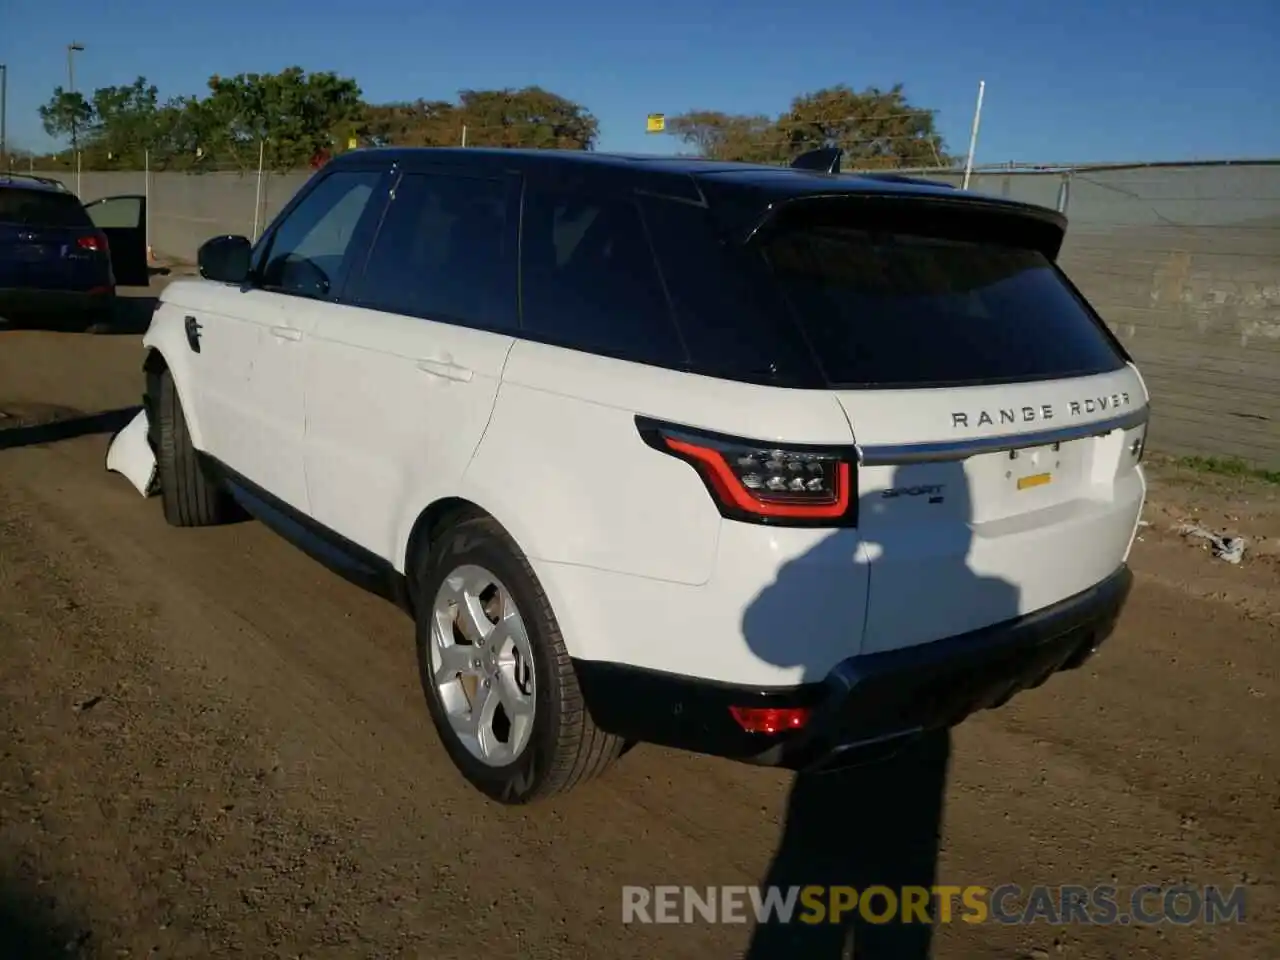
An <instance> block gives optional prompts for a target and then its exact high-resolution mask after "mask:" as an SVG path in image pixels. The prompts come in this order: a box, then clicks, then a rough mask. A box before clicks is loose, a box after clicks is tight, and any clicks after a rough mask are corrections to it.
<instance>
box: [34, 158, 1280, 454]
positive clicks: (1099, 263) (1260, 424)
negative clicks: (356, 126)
mask: <svg viewBox="0 0 1280 960" xmlns="http://www.w3.org/2000/svg"><path fill="white" fill-rule="evenodd" d="M51 176H58V177H59V179H62V180H63V182H64V183H67V184H68V185H70V186H74V176H70V177H69V176H67V175H66V174H51ZM308 176H309V174H308V173H292V174H284V175H280V174H275V175H271V176H268V177H265V178H264V183H263V190H262V194H263V196H262V205H261V212H260V218H259V226H260V227H264V226H265V224H266V223H267V222H269V220H270V219H271V218H272V217H274V216H275V215H276V213H278V212H279V210H280V208H281V207H282V206H283V205H284V204H285V203H286V202H288V200H289V198H290V197H291V196H292V195H293V194H294V192H295V191H297V189H298V188H299V187H300V186H302V184H303V183H305V182H306V180H307V178H308ZM937 179H943V180H949V181H951V182H953V183H956V184H957V185H958V184H959V179H960V178H959V176H958V175H956V174H944V175H941V176H938V177H937ZM1064 184H1065V192H1064ZM256 185H257V183H256V176H254V175H252V174H251V175H248V176H240V175H238V174H233V173H213V174H202V175H190V174H179V173H159V174H153V175H152V190H151V205H150V206H151V236H152V245H153V246H154V247H155V249H156V251H157V253H161V254H166V255H170V256H177V257H182V258H188V259H189V258H191V257H193V256H194V254H195V250H196V247H197V246H198V245H199V244H200V242H201V241H203V240H204V239H206V238H207V237H210V236H213V235H215V234H219V233H241V234H246V235H248V234H250V233H251V232H252V230H253V225H254V196H255V189H256ZM970 187H971V188H972V189H974V190H977V191H981V192H984V193H991V194H995V195H998V196H1007V197H1013V198H1015V199H1020V200H1025V201H1029V202H1032V203H1037V204H1041V205H1043V206H1049V207H1058V206H1059V205H1060V204H1065V211H1066V213H1067V215H1068V217H1069V218H1070V221H1071V226H1070V229H1069V231H1068V236H1067V243H1066V246H1065V248H1064V250H1063V255H1062V265H1063V267H1064V269H1065V270H1066V271H1067V273H1068V274H1069V275H1070V276H1071V277H1072V279H1073V280H1074V281H1075V282H1076V283H1077V284H1078V285H1079V286H1080V288H1081V289H1082V290H1083V291H1084V293H1085V295H1086V296H1087V297H1089V299H1090V300H1091V301H1092V302H1093V303H1094V304H1095V305H1096V306H1097V308H1098V310H1099V311H1100V312H1101V313H1102V315H1103V317H1104V318H1105V319H1106V321H1107V322H1108V323H1109V324H1110V325H1111V327H1112V329H1114V330H1115V331H1116V333H1117V334H1118V335H1119V337H1120V339H1121V340H1122V341H1123V342H1124V343H1125V345H1126V346H1127V347H1128V348H1129V349H1130V350H1131V352H1132V353H1133V355H1134V357H1135V358H1136V359H1137V360H1138V362H1139V364H1140V365H1141V367H1142V371H1143V374H1144V376H1145V377H1146V379H1147V382H1148V385H1149V387H1150V389H1151V392H1152V395H1153V398H1154V399H1153V410H1154V412H1153V421H1152V438H1151V445H1152V448H1153V449H1156V450H1163V451H1167V452H1173V453H1188V454H1199V455H1204V456H1222V457H1240V458H1243V459H1245V460H1248V461H1250V462H1252V463H1255V464H1258V465H1260V466H1265V467H1268V468H1271V469H1280V163H1240V164H1229V165H1224V164H1213V165H1186V166H1171V165H1152V166H1145V167H1137V168H1124V169H1076V170H1072V171H1070V172H1068V173H1062V172H1005V171H999V172H990V171H986V172H980V173H976V174H975V175H974V177H973V179H972V180H971V182H970ZM142 190H143V175H142V174H141V173H128V172H120V173H114V172H113V173H84V174H82V192H83V195H84V199H86V200H93V199H96V198H98V197H104V196H110V195H113V194H119V193H141V192H142ZM1034 319H1035V318H1034V317H1029V318H1028V322H1034Z"/></svg>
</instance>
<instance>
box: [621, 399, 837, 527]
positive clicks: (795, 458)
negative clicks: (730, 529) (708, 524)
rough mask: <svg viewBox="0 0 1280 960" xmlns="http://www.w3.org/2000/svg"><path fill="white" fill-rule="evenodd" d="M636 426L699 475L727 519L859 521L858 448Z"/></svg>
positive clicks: (643, 422)
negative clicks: (856, 488)
mask: <svg viewBox="0 0 1280 960" xmlns="http://www.w3.org/2000/svg"><path fill="white" fill-rule="evenodd" d="M636 426H637V427H638V429H639V430H640V435H641V436H642V437H643V438H644V440H645V442H646V443H647V444H649V446H651V447H653V448H654V449H655V450H660V451H662V452H663V453H667V454H671V455H672V456H675V457H678V458H679V459H681V460H684V461H685V462H686V463H688V464H690V465H691V466H693V468H694V469H695V470H697V471H698V474H699V476H701V477H702V480H703V482H704V483H705V484H706V486H707V489H708V490H709V491H710V492H711V494H712V496H713V497H714V498H715V501H716V504H717V506H718V507H719V508H720V512H721V514H722V515H723V516H725V517H728V518H730V519H735V520H747V521H752V522H756V523H773V524H788V525H800V526H852V525H853V524H854V523H856V520H857V501H856V499H855V497H854V493H853V491H854V486H855V481H856V477H855V474H854V466H853V464H854V462H855V461H856V453H855V452H854V451H853V450H852V449H846V448H832V447H810V446H793V445H784V446H777V445H774V444H765V443H757V442H755V441H751V440H740V439H737V438H733V437H723V436H720V435H715V434H708V433H704V432H702V431H696V430H691V429H689V428H686V427H677V426H672V425H669V424H661V423H657V422H656V421H652V420H648V419H646V418H643V417H637V418H636Z"/></svg>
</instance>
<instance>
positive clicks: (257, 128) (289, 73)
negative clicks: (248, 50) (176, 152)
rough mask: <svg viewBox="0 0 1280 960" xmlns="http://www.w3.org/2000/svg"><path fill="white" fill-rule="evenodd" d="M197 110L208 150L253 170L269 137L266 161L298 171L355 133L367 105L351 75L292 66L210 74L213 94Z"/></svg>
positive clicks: (266, 147) (210, 89)
mask: <svg viewBox="0 0 1280 960" xmlns="http://www.w3.org/2000/svg"><path fill="white" fill-rule="evenodd" d="M196 112H197V113H198V114H199V123H198V126H199V128H200V132H201V134H202V135H204V136H206V137H208V140H209V143H208V146H207V149H208V150H209V151H211V152H213V153H217V154H225V155H227V156H228V157H230V158H231V159H232V160H233V162H234V163H235V165H236V166H238V167H239V168H240V169H241V170H249V169H251V168H252V167H254V166H256V164H257V161H258V157H257V152H258V144H259V143H260V142H261V141H263V140H265V141H266V146H265V150H264V156H265V161H266V164H267V166H269V167H271V168H272V169H274V170H293V169H297V168H299V167H303V166H305V165H306V164H307V163H308V162H309V161H310V159H311V158H312V157H313V156H315V155H316V154H317V153H320V152H321V151H326V150H329V149H330V148H331V147H332V145H333V144H334V143H335V142H336V141H337V140H339V139H341V140H342V141H343V142H345V140H346V138H347V137H350V136H352V135H354V134H355V132H356V131H357V130H358V128H359V126H360V121H361V120H362V117H363V104H362V103H361V100H360V87H359V85H358V84H357V83H356V82H355V81H354V80H352V79H350V78H346V77H339V76H338V75H337V74H335V73H328V72H325V73H312V74H307V73H306V72H305V71H303V69H302V68H301V67H288V68H286V69H285V70H282V71H281V72H280V73H276V74H269V73H268V74H258V73H248V74H245V73H242V74H239V75H237V76H235V77H231V78H229V79H224V78H222V77H218V76H214V77H211V78H210V79H209V96H208V97H206V98H205V99H204V100H203V101H201V102H200V106H199V108H198V110H197V111H196Z"/></svg>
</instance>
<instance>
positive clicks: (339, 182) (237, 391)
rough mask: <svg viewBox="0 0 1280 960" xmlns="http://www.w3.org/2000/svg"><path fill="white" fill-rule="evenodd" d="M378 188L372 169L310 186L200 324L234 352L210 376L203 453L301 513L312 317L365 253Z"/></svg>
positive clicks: (377, 173) (379, 198)
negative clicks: (363, 235)
mask: <svg viewBox="0 0 1280 960" xmlns="http://www.w3.org/2000/svg"><path fill="white" fill-rule="evenodd" d="M382 188H385V184H384V183H383V171H381V170H377V169H356V170H339V171H334V172H332V173H329V174H327V175H325V176H323V177H322V178H320V179H319V180H317V181H315V182H314V183H313V184H311V185H310V186H309V187H307V188H306V192H305V193H304V194H301V195H300V196H299V198H298V199H297V200H296V201H295V202H294V203H293V204H291V205H290V207H289V208H288V209H287V210H286V211H285V213H284V215H283V216H282V217H281V219H280V220H279V221H278V223H277V224H276V225H275V226H274V227H273V228H272V230H271V232H270V234H268V235H267V236H266V237H265V238H264V241H263V244H262V245H261V247H260V249H259V250H257V251H255V256H254V268H253V271H252V273H251V276H250V280H249V282H248V283H246V284H245V285H244V286H243V287H242V288H240V289H239V290H238V291H237V292H235V293H234V294H233V295H231V296H228V297H227V298H225V299H224V300H223V301H222V302H223V304H225V305H226V310H225V311H223V315H221V316H217V317H209V318H198V320H199V321H200V322H201V323H202V324H203V325H204V331H203V336H204V337H206V338H209V339H212V338H214V337H226V338H228V339H230V340H233V341H234V342H235V343H236V344H237V345H238V349H237V350H236V355H237V357H238V358H239V360H237V362H236V363H235V364H234V367H232V366H223V367H220V368H219V370H213V371H211V376H210V379H209V380H207V381H206V388H207V389H208V390H209V391H211V392H212V393H213V395H212V396H209V397H206V398H205V406H206V408H207V409H210V410H213V411H215V416H214V418H213V422H214V424H215V425H216V426H215V429H216V431H217V432H216V434H215V435H214V436H211V437H209V438H208V440H209V445H210V447H211V448H212V449H213V451H214V452H215V455H219V456H222V457H224V458H225V460H226V462H227V465H228V466H230V467H231V468H232V469H233V470H235V471H236V472H238V473H240V474H242V475H243V476H244V477H245V478H246V479H248V480H250V481H252V482H253V483H255V484H257V485H258V486H260V487H262V488H263V489H264V490H266V491H267V492H269V493H271V494H273V495H274V496H276V497H278V498H279V499H280V500H283V501H284V502H285V503H287V504H289V505H290V506H292V507H294V508H296V509H298V510H301V511H303V512H306V511H307V510H308V507H309V504H308V498H307V485H306V474H305V470H304V465H303V450H302V443H303V434H304V429H305V423H306V411H305V406H304V397H303V388H304V384H303V371H304V369H305V365H304V360H303V354H304V351H305V350H306V349H307V347H308V343H307V338H308V336H309V334H310V333H311V331H312V329H313V327H314V325H315V319H316V311H317V309H319V308H322V307H323V306H324V304H325V302H326V301H330V300H331V299H332V298H333V296H334V295H335V294H336V292H337V291H338V289H339V288H340V284H341V277H342V275H343V270H344V269H345V265H346V262H347V257H348V254H349V253H351V252H352V251H353V250H357V249H359V250H367V246H365V245H364V244H365V242H367V241H360V240H358V239H357V238H358V235H359V233H360V231H361V230H362V229H369V228H370V227H369V225H370V224H374V223H376V214H378V213H380V212H381V203H382V202H383V201H385V196H386V195H385V189H382ZM240 360H243V361H245V362H244V363H241V362H239V361H240ZM219 371H221V373H220V372H219ZM233 371H234V372H235V374H236V375H235V376H231V375H230V374H231V373H232V372H233ZM218 413H225V414H227V415H225V416H222V415H217V414H218ZM216 451H227V452H226V453H225V454H218V453H216Z"/></svg>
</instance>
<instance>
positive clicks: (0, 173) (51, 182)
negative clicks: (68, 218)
mask: <svg viewBox="0 0 1280 960" xmlns="http://www.w3.org/2000/svg"><path fill="white" fill-rule="evenodd" d="M15 177H17V178H19V179H22V180H34V181H35V182H36V183H43V184H44V185H45V186H46V187H53V188H54V189H56V190H61V191H62V192H63V193H70V192H71V191H70V189H69V188H68V187H67V185H66V184H65V183H63V182H62V181H61V180H55V179H53V177H38V176H36V175H35V174H34V173H19V172H18V171H16V170H0V180H13V179H14V178H15Z"/></svg>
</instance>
